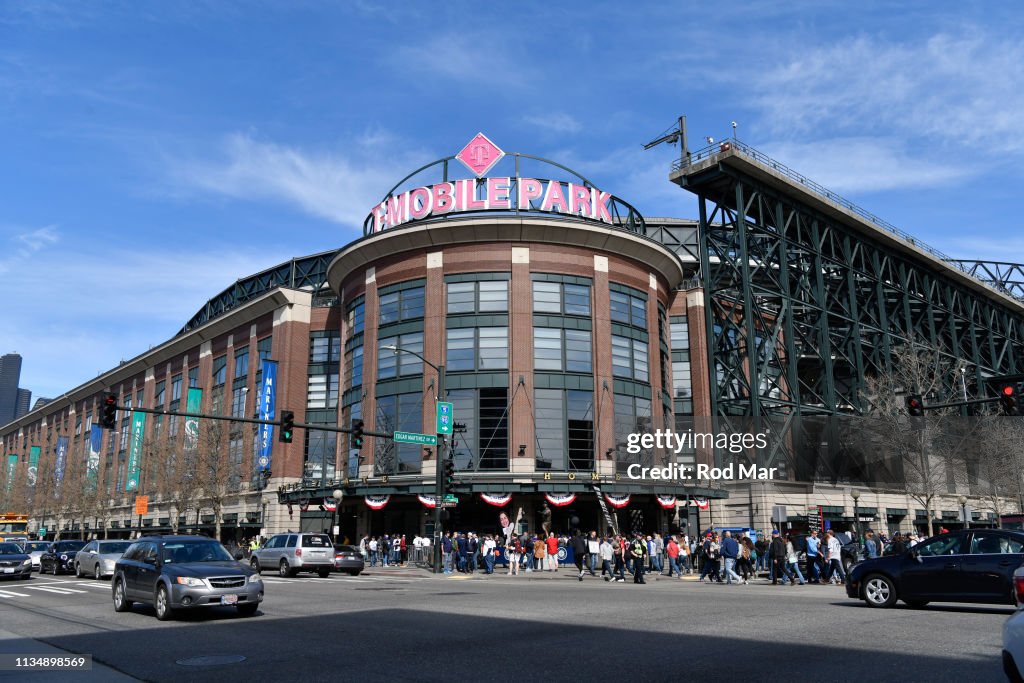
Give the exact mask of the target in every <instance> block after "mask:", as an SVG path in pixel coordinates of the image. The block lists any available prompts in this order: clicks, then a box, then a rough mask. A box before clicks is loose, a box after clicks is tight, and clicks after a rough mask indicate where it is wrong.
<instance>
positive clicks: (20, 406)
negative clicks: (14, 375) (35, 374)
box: [14, 388, 32, 420]
mask: <svg viewBox="0 0 1024 683" xmlns="http://www.w3.org/2000/svg"><path fill="white" fill-rule="evenodd" d="M31 405H32V392H31V391H29V390H28V389H21V388H19V389H18V402H17V405H16V406H15V408H14V419H15V420H17V419H18V418H19V417H21V416H22V415H24V414H25V413H27V412H28V409H29V406H31Z"/></svg>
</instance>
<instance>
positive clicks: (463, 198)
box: [455, 180, 473, 211]
mask: <svg viewBox="0 0 1024 683" xmlns="http://www.w3.org/2000/svg"><path fill="white" fill-rule="evenodd" d="M472 188H473V181H472V180H456V181H455V190H456V191H455V211H465V210H466V202H467V201H469V200H468V199H467V195H468V194H469V192H471V191H472Z"/></svg>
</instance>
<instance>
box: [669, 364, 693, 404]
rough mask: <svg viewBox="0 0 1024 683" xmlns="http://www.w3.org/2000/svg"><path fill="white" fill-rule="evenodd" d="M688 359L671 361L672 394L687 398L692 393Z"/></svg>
mask: <svg viewBox="0 0 1024 683" xmlns="http://www.w3.org/2000/svg"><path fill="white" fill-rule="evenodd" d="M692 386H693V385H692V384H691V382H690V361H688V360H686V361H672V396H673V397H674V398H689V397H690V394H691V393H692Z"/></svg>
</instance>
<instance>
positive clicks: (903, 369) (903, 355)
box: [865, 339, 976, 535]
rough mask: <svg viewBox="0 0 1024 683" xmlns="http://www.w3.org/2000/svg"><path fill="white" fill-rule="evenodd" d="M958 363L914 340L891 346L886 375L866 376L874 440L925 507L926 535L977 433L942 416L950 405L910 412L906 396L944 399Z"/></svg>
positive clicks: (912, 495) (900, 484) (903, 485)
mask: <svg viewBox="0 0 1024 683" xmlns="http://www.w3.org/2000/svg"><path fill="white" fill-rule="evenodd" d="M957 367H958V362H957V360H956V359H955V358H953V357H951V356H949V355H947V354H946V353H944V352H943V350H942V349H940V348H936V347H934V346H930V345H928V344H925V343H922V342H921V341H919V340H916V339H915V340H911V341H908V342H906V343H905V344H903V345H902V346H899V347H896V348H894V349H893V351H892V363H891V369H890V371H889V373H888V374H880V375H875V376H869V377H867V378H865V395H866V397H867V399H868V402H869V404H870V406H871V410H870V412H869V416H870V417H871V418H873V420H872V422H871V423H870V425H871V427H870V428H871V429H872V431H873V432H874V440H875V445H877V446H878V447H879V448H883V449H885V452H886V453H887V454H889V455H890V456H891V458H892V460H893V461H894V463H895V465H896V469H897V470H898V472H897V473H896V481H897V482H898V483H897V485H898V487H899V488H900V489H901V490H902V491H903V493H905V494H906V495H907V496H908V497H909V498H911V499H913V500H915V501H917V502H918V503H919V504H920V505H921V506H922V507H923V508H924V509H925V512H926V514H927V516H928V534H929V535H932V534H933V533H934V526H933V519H934V517H935V515H934V510H935V503H936V499H937V498H938V497H939V496H942V495H947V494H949V493H951V492H952V491H951V484H955V481H956V478H955V476H954V466H953V464H952V463H953V462H954V461H955V460H956V457H957V454H958V453H960V452H961V451H962V449H963V447H964V445H965V444H966V443H969V442H970V440H971V439H972V438H973V437H975V436H976V434H973V433H972V431H971V429H969V428H968V429H964V425H958V424H956V423H954V422H952V421H949V420H947V419H945V418H948V417H949V416H951V415H952V414H953V409H951V408H946V409H939V410H935V411H929V413H928V416H927V417H920V418H911V417H909V416H908V415H907V411H906V403H905V397H906V396H907V395H910V394H920V395H921V396H923V397H925V401H926V403H927V402H929V401H930V402H932V403H937V402H942V401H943V400H945V399H946V397H947V395H948V392H949V388H950V387H951V385H952V381H953V380H954V377H955V371H956V369H957Z"/></svg>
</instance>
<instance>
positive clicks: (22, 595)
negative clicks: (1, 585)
mask: <svg viewBox="0 0 1024 683" xmlns="http://www.w3.org/2000/svg"><path fill="white" fill-rule="evenodd" d="M27 597H28V593H15V592H14V591H9V590H3V591H0V598H27Z"/></svg>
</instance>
